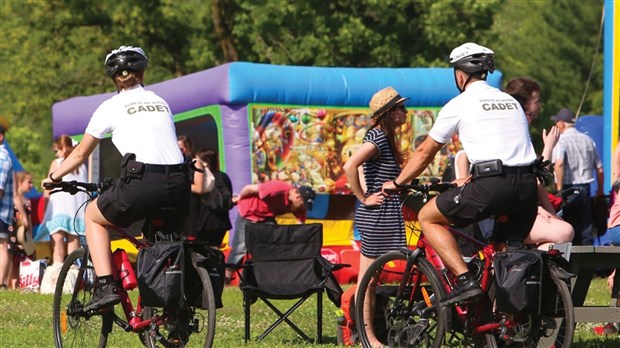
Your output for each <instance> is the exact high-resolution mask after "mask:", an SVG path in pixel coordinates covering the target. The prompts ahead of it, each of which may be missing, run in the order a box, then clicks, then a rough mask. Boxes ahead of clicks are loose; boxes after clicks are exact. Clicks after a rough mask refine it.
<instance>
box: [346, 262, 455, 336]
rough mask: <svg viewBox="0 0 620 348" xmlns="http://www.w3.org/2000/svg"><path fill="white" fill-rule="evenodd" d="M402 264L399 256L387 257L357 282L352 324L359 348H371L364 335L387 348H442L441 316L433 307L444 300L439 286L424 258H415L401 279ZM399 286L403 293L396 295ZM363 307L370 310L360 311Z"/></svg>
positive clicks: (439, 308)
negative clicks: (354, 324) (356, 334)
mask: <svg viewBox="0 0 620 348" xmlns="http://www.w3.org/2000/svg"><path fill="white" fill-rule="evenodd" d="M406 265H407V256H406V255H405V253H403V252H400V251H395V252H390V253H387V254H385V255H382V256H380V257H379V258H377V259H376V260H375V261H374V262H373V263H372V264H371V265H370V267H369V268H368V270H367V271H366V273H365V274H364V276H363V278H362V280H361V282H359V283H358V295H357V298H356V302H355V303H356V304H355V320H356V323H357V328H358V332H359V336H360V340H361V343H362V346H363V347H372V346H373V345H375V344H376V342H371V338H372V337H371V336H370V335H374V337H375V338H376V339H377V340H378V341H379V342H380V343H381V344H382V345H389V346H390V347H434V348H436V347H441V346H442V342H443V338H444V335H445V332H446V325H447V322H446V315H447V313H446V309H445V308H444V307H442V306H440V305H439V301H440V300H441V298H443V297H444V292H443V288H442V286H441V281H440V279H439V277H438V275H437V272H436V271H435V269H434V268H433V267H432V266H431V264H430V263H429V262H428V261H427V260H426V259H425V258H419V259H418V261H417V263H416V264H415V265H414V266H413V267H412V268H411V269H410V270H408V271H409V272H408V273H409V275H408V277H407V278H406V279H404V278H403V277H404V276H405V273H406V272H405V271H407V270H406V268H407V267H406ZM400 285H403V286H404V288H403V291H402V292H401V293H400V295H399V294H398V293H399V292H398V288H399V286H400ZM364 303H369V305H366V307H371V308H372V310H364V307H365V306H364ZM369 317H370V318H369ZM370 326H372V327H370ZM372 341H375V340H374V339H372Z"/></svg>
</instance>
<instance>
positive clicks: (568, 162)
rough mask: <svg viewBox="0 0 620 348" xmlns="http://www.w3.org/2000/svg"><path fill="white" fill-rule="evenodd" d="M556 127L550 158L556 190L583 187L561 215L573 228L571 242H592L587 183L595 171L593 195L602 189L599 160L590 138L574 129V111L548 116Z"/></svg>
mask: <svg viewBox="0 0 620 348" xmlns="http://www.w3.org/2000/svg"><path fill="white" fill-rule="evenodd" d="M551 120H552V121H554V122H555V124H556V126H557V127H558V128H559V129H560V139H559V140H558V143H557V145H556V146H555V147H554V148H553V155H552V156H551V157H552V162H553V167H554V172H555V181H556V182H555V186H556V189H557V190H558V192H559V191H561V190H563V189H569V188H575V189H580V190H583V191H585V193H586V194H585V198H584V200H583V202H582V204H580V205H579V206H578V207H575V208H574V209H572V208H571V210H570V211H565V212H564V216H563V218H564V219H565V220H566V221H567V222H570V223H571V225H573V228H574V229H575V238H574V239H573V244H578V245H579V244H580V245H592V244H593V242H594V237H593V236H592V200H591V198H590V184H591V183H592V182H593V181H594V173H595V172H596V180H597V184H598V187H597V192H596V196H597V197H602V196H603V195H604V192H603V164H602V163H601V159H600V158H599V156H598V153H597V152H596V146H595V145H594V141H593V140H592V138H590V137H589V136H587V135H586V134H584V133H581V132H580V131H578V130H577V129H576V128H575V127H574V124H575V114H574V113H573V112H572V111H570V110H569V109H566V108H564V109H562V110H560V111H559V112H558V114H557V115H555V116H552V117H551Z"/></svg>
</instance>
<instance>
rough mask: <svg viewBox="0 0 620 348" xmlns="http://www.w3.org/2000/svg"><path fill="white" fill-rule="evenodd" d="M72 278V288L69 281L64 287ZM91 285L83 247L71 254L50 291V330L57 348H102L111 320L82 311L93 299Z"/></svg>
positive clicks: (90, 269)
mask: <svg viewBox="0 0 620 348" xmlns="http://www.w3.org/2000/svg"><path fill="white" fill-rule="evenodd" d="M73 277H76V280H75V285H74V286H73V287H71V286H70V284H71V280H69V281H68V282H67V284H65V281H66V280H67V279H71V278H73ZM94 284H95V269H94V268H93V265H92V262H91V261H90V254H88V255H87V251H86V250H85V249H83V248H80V249H77V250H75V251H73V252H72V253H71V254H70V255H69V256H67V259H66V260H65V263H64V264H63V265H62V268H61V269H60V273H59V275H58V281H57V283H56V290H55V292H54V302H53V305H52V309H53V330H54V342H55V344H56V347H57V348H60V347H87V346H92V344H93V342H99V345H98V347H100V348H103V347H105V346H106V344H107V341H108V334H109V333H110V331H111V330H112V318H111V317H110V316H108V315H105V314H104V315H100V314H89V313H87V312H84V310H83V308H84V306H85V305H86V303H88V301H90V298H91V297H92V296H93V292H94ZM63 290H64V291H63Z"/></svg>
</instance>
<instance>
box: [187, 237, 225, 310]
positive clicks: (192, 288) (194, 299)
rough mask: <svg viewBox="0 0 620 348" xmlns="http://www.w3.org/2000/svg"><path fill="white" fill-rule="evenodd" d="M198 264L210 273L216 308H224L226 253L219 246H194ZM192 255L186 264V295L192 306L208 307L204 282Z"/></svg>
mask: <svg viewBox="0 0 620 348" xmlns="http://www.w3.org/2000/svg"><path fill="white" fill-rule="evenodd" d="M191 257H193V258H194V259H195V260H194V261H195V262H196V266H198V267H200V268H203V269H206V270H207V272H208V273H209V279H210V280H211V286H212V287H213V294H214V295H215V296H214V297H215V308H222V307H223V303H222V293H223V292H224V272H225V268H226V266H225V257H224V253H223V252H222V251H221V250H220V249H217V248H213V247H208V246H206V245H205V246H200V247H195V248H192V255H191ZM191 257H188V258H187V261H186V264H185V297H186V300H187V303H188V304H189V305H190V306H193V307H197V308H200V309H207V303H205V301H206V298H205V297H203V296H202V282H201V281H200V276H199V275H198V272H196V270H195V269H194V267H193V266H192V260H191Z"/></svg>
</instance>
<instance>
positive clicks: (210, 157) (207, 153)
mask: <svg viewBox="0 0 620 348" xmlns="http://www.w3.org/2000/svg"><path fill="white" fill-rule="evenodd" d="M196 156H197V157H198V158H200V160H201V161H203V162H205V163H206V164H207V166H209V170H211V171H216V170H220V166H219V160H218V155H217V152H215V151H213V150H208V149H207V148H204V147H203V148H202V149H200V150H198V151H197V152H196Z"/></svg>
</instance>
